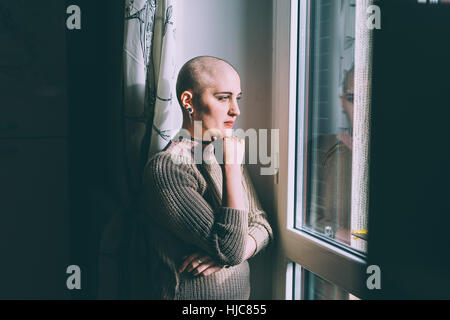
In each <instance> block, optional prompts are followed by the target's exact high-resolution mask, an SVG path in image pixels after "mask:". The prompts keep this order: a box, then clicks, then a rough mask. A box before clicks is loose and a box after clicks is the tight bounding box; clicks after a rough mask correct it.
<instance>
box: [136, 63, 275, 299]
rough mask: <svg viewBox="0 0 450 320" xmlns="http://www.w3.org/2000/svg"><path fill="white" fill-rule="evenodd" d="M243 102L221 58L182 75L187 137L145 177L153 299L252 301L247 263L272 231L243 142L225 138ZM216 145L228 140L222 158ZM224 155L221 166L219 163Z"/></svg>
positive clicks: (153, 160)
mask: <svg viewBox="0 0 450 320" xmlns="http://www.w3.org/2000/svg"><path fill="white" fill-rule="evenodd" d="M241 95H242V93H241V88H240V79H239V75H238V74H237V72H236V71H235V70H234V68H233V67H232V66H231V65H230V64H228V63H227V62H225V61H223V60H221V59H218V58H214V57H207V56H202V57H197V58H194V59H192V60H190V61H188V62H187V63H186V64H185V65H184V66H183V67H182V68H181V70H180V73H179V75H178V79H177V97H178V102H179V103H180V106H181V107H182V110H183V129H182V130H184V131H185V132H187V133H188V138H186V137H181V138H180V139H179V140H178V141H172V142H171V143H170V144H169V145H168V146H167V147H166V148H165V149H164V150H163V151H162V152H160V153H158V154H156V155H155V156H154V157H152V158H151V159H150V160H149V162H148V163H147V166H146V168H145V171H144V189H143V191H144V192H143V194H142V200H143V201H142V204H143V207H142V208H143V213H144V215H143V216H144V219H145V221H144V222H145V223H147V224H148V225H149V227H150V228H151V230H150V232H149V236H150V237H149V238H150V239H149V242H150V247H151V248H152V250H153V251H154V253H155V257H154V259H152V265H151V268H150V270H152V271H151V272H152V274H151V276H152V279H151V282H152V283H151V284H152V288H153V293H152V297H154V298H163V299H214V300H215V299H248V298H249V296H250V277H249V264H248V262H247V259H249V258H251V257H253V256H254V255H255V254H257V253H258V252H260V250H261V249H263V248H264V247H266V246H267V244H268V243H269V241H270V239H271V238H272V230H271V227H270V225H269V223H268V221H267V217H266V213H265V212H264V211H263V210H262V209H261V206H260V203H259V201H258V197H257V195H256V193H255V191H254V188H253V186H252V184H251V181H250V179H249V176H248V173H247V171H246V170H245V169H244V167H243V166H242V156H243V153H244V149H245V146H244V143H243V140H241V139H237V138H235V137H229V136H228V134H227V132H228V131H229V130H230V129H231V128H232V126H233V124H234V121H235V120H236V118H237V117H238V116H239V114H240V110H239V106H238V100H239V99H240V97H241ZM199 121H200V122H199ZM216 139H220V140H219V141H223V144H221V145H222V150H218V151H219V152H217V151H216V150H215V145H216V143H213V142H214V141H216ZM221 139H223V140H221ZM199 150H200V153H198V151H199ZM221 153H222V154H223V163H222V161H221V160H222V159H219V161H218V160H217V159H216V155H218V154H221ZM195 154H201V155H202V159H200V161H198V160H199V159H197V158H198V157H195ZM219 163H220V164H219Z"/></svg>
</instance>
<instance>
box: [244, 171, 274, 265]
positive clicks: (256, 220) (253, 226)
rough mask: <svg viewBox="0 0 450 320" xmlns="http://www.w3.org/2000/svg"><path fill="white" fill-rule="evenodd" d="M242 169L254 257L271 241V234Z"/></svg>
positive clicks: (252, 188)
mask: <svg viewBox="0 0 450 320" xmlns="http://www.w3.org/2000/svg"><path fill="white" fill-rule="evenodd" d="M243 168H244V169H243V174H244V179H243V180H244V189H245V191H246V193H247V196H248V201H249V202H248V205H249V221H248V234H249V235H250V236H251V237H252V238H253V239H255V242H256V250H255V252H254V253H253V256H255V255H256V254H257V253H258V252H260V251H261V250H262V249H263V248H265V247H266V246H267V245H268V244H269V242H270V241H272V240H273V232H272V228H271V226H270V224H269V222H268V220H267V214H266V212H265V211H264V210H263V209H262V206H261V203H260V201H259V198H258V194H257V193H256V191H255V188H254V186H253V183H252V181H251V179H250V175H249V174H248V171H247V168H246V167H245V166H244V167H243Z"/></svg>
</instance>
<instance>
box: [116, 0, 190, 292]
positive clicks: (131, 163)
mask: <svg viewBox="0 0 450 320" xmlns="http://www.w3.org/2000/svg"><path fill="white" fill-rule="evenodd" d="M174 5H175V1H174V0H126V1H125V18H124V19H125V24H124V47H123V68H124V74H123V100H124V104H123V117H124V119H123V121H124V128H125V131H124V141H125V163H126V172H127V180H128V181H127V182H128V189H129V192H130V199H129V202H130V203H129V204H128V205H127V206H126V207H127V211H126V212H124V213H123V215H122V219H117V221H121V222H120V223H121V224H122V225H121V227H120V228H118V229H117V230H121V231H122V234H123V240H122V243H121V249H120V250H121V254H120V261H119V264H120V265H121V266H120V274H121V275H120V277H119V279H118V281H119V282H120V283H121V286H122V287H125V289H124V290H125V291H126V292H125V295H126V296H128V297H131V298H145V297H148V296H149V290H151V286H152V284H151V283H150V282H149V280H148V279H149V277H148V276H149V272H150V270H149V266H150V265H151V264H150V260H151V259H152V257H151V255H152V254H151V251H150V249H149V247H148V245H147V243H146V236H147V234H146V233H147V232H148V230H147V228H146V227H145V226H143V225H142V223H140V222H139V214H138V204H137V203H138V197H139V192H140V190H141V185H142V181H141V180H142V174H143V169H144V167H145V165H146V163H147V161H148V159H149V157H151V156H152V155H154V154H155V153H157V152H159V151H160V150H162V149H163V148H164V147H165V146H166V145H167V144H168V143H169V141H170V139H172V137H173V136H174V135H175V134H176V133H177V132H178V131H179V129H180V128H181V121H182V115H181V110H180V108H179V107H178V103H177V100H176V95H175V84H176V83H175V82H176V64H175V53H176V52H175V50H176V47H175V15H174V13H175V9H174Z"/></svg>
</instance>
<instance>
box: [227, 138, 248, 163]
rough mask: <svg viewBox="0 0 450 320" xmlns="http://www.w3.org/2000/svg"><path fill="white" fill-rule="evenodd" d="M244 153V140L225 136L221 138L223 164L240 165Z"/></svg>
mask: <svg viewBox="0 0 450 320" xmlns="http://www.w3.org/2000/svg"><path fill="white" fill-rule="evenodd" d="M244 154H245V140H244V139H240V138H238V137H233V136H227V137H224V138H223V164H224V165H239V166H240V165H241V164H242V162H243V160H244Z"/></svg>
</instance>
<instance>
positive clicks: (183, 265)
mask: <svg viewBox="0 0 450 320" xmlns="http://www.w3.org/2000/svg"><path fill="white" fill-rule="evenodd" d="M199 255H200V254H198V253H194V254H191V255H190V256H188V257H187V258H186V259H185V260H184V262H183V264H182V265H181V267H180V269H179V270H178V272H179V273H182V272H184V270H185V269H186V267H187V266H188V265H189V264H190V263H191V262H192V261H193V260H195V259H197V257H198V256H199Z"/></svg>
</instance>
